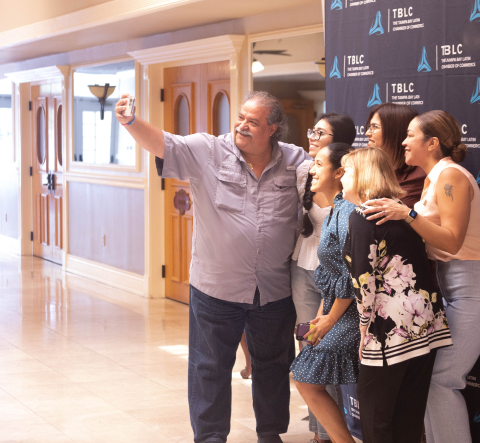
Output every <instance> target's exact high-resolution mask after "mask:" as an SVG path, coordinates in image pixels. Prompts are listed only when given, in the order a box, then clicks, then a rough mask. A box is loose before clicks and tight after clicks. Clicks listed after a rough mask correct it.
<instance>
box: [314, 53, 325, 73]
mask: <svg viewBox="0 0 480 443" xmlns="http://www.w3.org/2000/svg"><path fill="white" fill-rule="evenodd" d="M314 63H315V64H316V65H317V68H318V72H320V75H321V76H322V77H325V57H323V58H322V59H321V60H317V61H315V62H314Z"/></svg>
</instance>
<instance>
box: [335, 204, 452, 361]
mask: <svg viewBox="0 0 480 443" xmlns="http://www.w3.org/2000/svg"><path fill="white" fill-rule="evenodd" d="M364 209H366V208H365V207H357V208H356V210H355V211H353V212H352V214H351V215H350V219H349V228H348V234H347V239H346V242H345V246H344V248H343V258H344V260H345V262H346V264H347V267H348V269H349V271H350V275H351V277H352V282H353V286H354V288H355V296H356V299H357V308H358V310H359V313H360V323H361V324H362V325H366V326H367V327H368V329H367V335H366V338H365V342H364V347H363V360H362V364H365V365H370V366H383V361H384V360H386V362H387V364H388V365H392V364H395V363H399V362H401V361H405V360H408V359H411V358H413V357H417V356H420V355H424V354H428V353H429V352H430V350H432V349H435V348H438V347H443V346H449V345H451V344H452V340H451V336H450V330H449V328H448V322H447V318H446V316H445V309H444V307H443V303H442V297H441V294H440V293H437V292H436V289H435V284H434V282H433V279H432V277H431V273H430V268H429V263H428V259H427V253H426V251H425V244H424V242H423V240H422V238H421V237H420V236H419V235H418V234H417V233H416V232H415V231H414V230H413V229H412V228H411V226H410V225H408V224H407V223H406V222H405V221H388V222H386V223H384V224H381V225H378V226H377V225H376V222H377V220H372V221H369V220H367V219H366V218H365V216H364V215H363V213H362V210H364Z"/></svg>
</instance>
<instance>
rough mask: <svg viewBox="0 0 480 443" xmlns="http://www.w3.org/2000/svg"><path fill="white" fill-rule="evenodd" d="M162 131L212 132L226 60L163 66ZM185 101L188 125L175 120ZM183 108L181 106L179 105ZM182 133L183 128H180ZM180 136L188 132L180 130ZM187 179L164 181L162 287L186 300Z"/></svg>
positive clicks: (225, 86)
mask: <svg viewBox="0 0 480 443" xmlns="http://www.w3.org/2000/svg"><path fill="white" fill-rule="evenodd" d="M164 89H165V106H164V109H165V116H164V123H165V130H166V131H168V132H173V133H179V132H182V131H180V129H181V128H186V127H188V133H189V134H192V133H195V132H208V133H210V134H213V133H214V126H215V125H214V121H215V120H214V118H215V115H214V112H215V110H214V109H215V97H216V96H217V94H218V93H219V92H221V91H223V92H224V93H225V94H226V96H227V98H228V97H229V92H230V67H229V63H228V62H227V61H225V62H215V63H205V64H201V65H190V66H182V67H177V68H167V69H165V70H164ZM182 97H183V98H185V99H186V101H187V103H188V126H186V125H185V124H182V123H181V122H179V121H178V118H179V115H180V113H179V112H178V111H179V109H178V105H179V103H180V101H179V100H181V99H182ZM183 103H185V102H183ZM183 109H184V108H183ZM183 131H185V132H186V129H183ZM180 135H188V134H187V133H182V134H180ZM176 195H182V198H183V199H184V200H185V201H187V202H188V204H187V206H188V208H187V207H186V206H185V207H182V208H181V209H180V210H179V209H177V208H175V205H174V199H175V196H176ZM192 200H193V199H192V192H191V189H190V183H189V182H188V181H182V180H176V179H166V180H165V237H166V238H165V248H166V251H165V271H166V272H165V278H166V282H165V290H166V296H167V297H168V298H171V299H174V300H177V301H181V302H183V303H188V300H189V291H190V288H189V279H190V262H191V259H192V233H193V205H194V202H192Z"/></svg>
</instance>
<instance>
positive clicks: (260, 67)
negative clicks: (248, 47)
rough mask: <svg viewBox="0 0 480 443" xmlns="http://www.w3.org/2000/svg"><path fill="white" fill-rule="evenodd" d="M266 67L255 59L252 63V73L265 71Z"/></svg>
mask: <svg viewBox="0 0 480 443" xmlns="http://www.w3.org/2000/svg"><path fill="white" fill-rule="evenodd" d="M264 69H265V66H263V65H262V64H261V63H260V62H259V61H258V60H256V59H253V63H252V72H253V73H254V74H255V73H256V72H260V71H263V70H264Z"/></svg>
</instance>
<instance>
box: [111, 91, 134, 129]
mask: <svg viewBox="0 0 480 443" xmlns="http://www.w3.org/2000/svg"><path fill="white" fill-rule="evenodd" d="M129 95H130V94H122V98H121V99H120V100H118V102H117V104H116V105H115V116H116V117H117V120H118V121H119V123H121V124H122V125H126V124H127V123H130V122H131V121H132V120H133V119H134V117H135V108H134V109H133V114H132V115H129V116H128V117H125V116H124V115H123V114H124V113H125V108H126V106H125V105H126V104H127V97H129Z"/></svg>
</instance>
